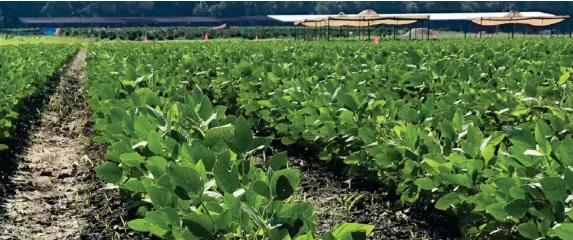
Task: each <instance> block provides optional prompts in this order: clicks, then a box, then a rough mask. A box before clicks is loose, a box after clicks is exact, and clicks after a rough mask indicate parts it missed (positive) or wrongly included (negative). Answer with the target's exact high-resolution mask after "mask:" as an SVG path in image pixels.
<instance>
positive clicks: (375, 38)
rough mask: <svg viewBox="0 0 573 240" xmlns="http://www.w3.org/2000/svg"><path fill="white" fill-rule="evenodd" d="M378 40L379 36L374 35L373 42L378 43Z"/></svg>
mask: <svg viewBox="0 0 573 240" xmlns="http://www.w3.org/2000/svg"><path fill="white" fill-rule="evenodd" d="M378 42H380V38H378V36H374V44H376V45H378Z"/></svg>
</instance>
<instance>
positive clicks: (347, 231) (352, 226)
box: [332, 223, 374, 239]
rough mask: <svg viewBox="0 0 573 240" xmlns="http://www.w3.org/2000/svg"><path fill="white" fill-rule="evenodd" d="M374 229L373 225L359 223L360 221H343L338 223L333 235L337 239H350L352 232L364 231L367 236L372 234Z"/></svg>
mask: <svg viewBox="0 0 573 240" xmlns="http://www.w3.org/2000/svg"><path fill="white" fill-rule="evenodd" d="M372 230H374V226H373V225H367V224H359V223H343V224H337V225H336V226H335V227H334V229H333V231H332V235H333V236H334V237H335V238H336V239H349V238H348V237H349V236H351V235H352V233H364V235H366V237H368V236H370V233H371V232H372Z"/></svg>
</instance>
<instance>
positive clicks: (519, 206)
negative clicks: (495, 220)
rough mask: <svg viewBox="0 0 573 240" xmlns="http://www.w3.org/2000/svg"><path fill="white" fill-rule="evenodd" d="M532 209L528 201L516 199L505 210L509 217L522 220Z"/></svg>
mask: <svg viewBox="0 0 573 240" xmlns="http://www.w3.org/2000/svg"><path fill="white" fill-rule="evenodd" d="M530 207H531V205H530V204H529V203H528V202H527V201H525V200H523V199H515V200H513V201H511V202H510V203H508V204H506V205H505V207H504V210H505V211H506V212H507V213H508V214H509V216H512V217H515V218H517V219H520V218H521V216H523V214H525V212H527V210H529V208H530Z"/></svg>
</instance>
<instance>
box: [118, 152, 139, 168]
mask: <svg viewBox="0 0 573 240" xmlns="http://www.w3.org/2000/svg"><path fill="white" fill-rule="evenodd" d="M119 158H120V159H121V163H123V164H125V165H126V166H129V167H139V166H140V165H141V164H142V163H143V161H145V159H144V158H143V157H142V156H141V155H139V154H138V153H136V152H131V153H124V154H121V156H120V157H119Z"/></svg>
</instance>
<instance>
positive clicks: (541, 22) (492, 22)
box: [471, 16, 569, 27]
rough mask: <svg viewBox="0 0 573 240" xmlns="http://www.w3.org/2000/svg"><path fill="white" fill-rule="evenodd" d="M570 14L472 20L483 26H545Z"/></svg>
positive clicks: (560, 20) (557, 21)
mask: <svg viewBox="0 0 573 240" xmlns="http://www.w3.org/2000/svg"><path fill="white" fill-rule="evenodd" d="M566 18H569V16H551V17H489V18H474V19H472V20H471V21H472V22H473V23H475V24H478V25H482V26H499V25H503V24H527V25H531V26H537V27H545V26H549V25H553V24H556V23H560V22H562V21H563V20H565V19H566Z"/></svg>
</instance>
